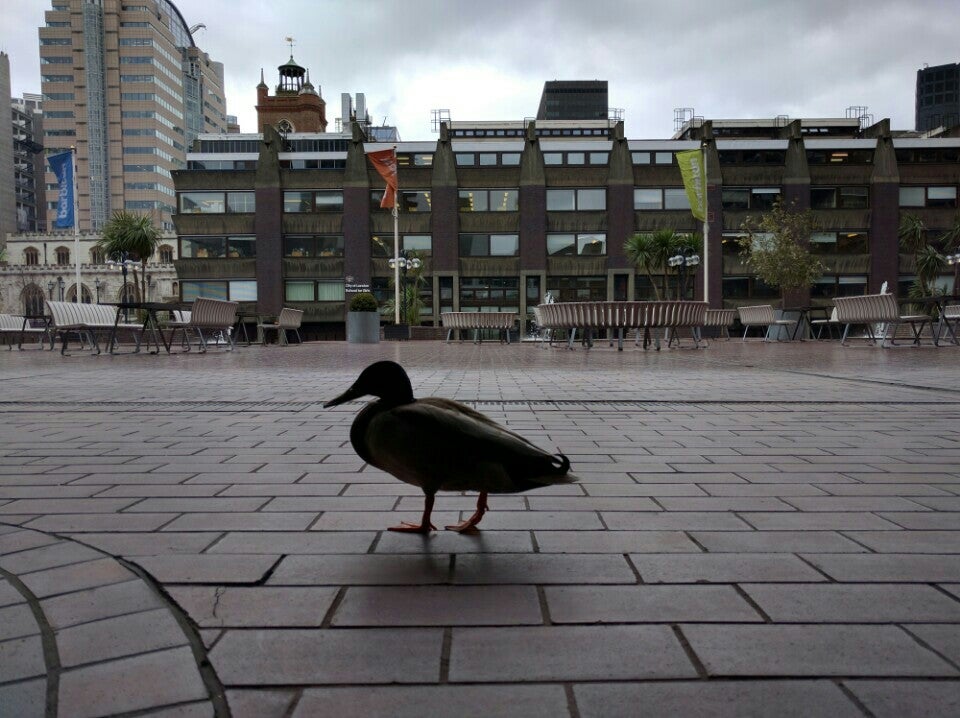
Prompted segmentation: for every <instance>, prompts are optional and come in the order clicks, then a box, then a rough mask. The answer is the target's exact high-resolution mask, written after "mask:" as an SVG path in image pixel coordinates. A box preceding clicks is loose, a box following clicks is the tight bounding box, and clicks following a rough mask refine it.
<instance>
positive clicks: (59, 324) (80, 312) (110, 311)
mask: <svg viewBox="0 0 960 718" xmlns="http://www.w3.org/2000/svg"><path fill="white" fill-rule="evenodd" d="M46 304H47V311H48V312H49V313H50V317H51V320H52V321H51V327H50V329H51V331H52V332H53V333H54V341H56V335H57V334H59V335H60V338H61V340H62V342H63V346H62V347H61V348H60V353H61V354H62V355H64V356H66V355H67V344H68V342H69V337H70V335H71V334H76V335H77V339H78V341H79V342H80V347H81V349H82V348H83V345H84V342H85V341H86V340H89V342H90V344H91V345H92V346H93V350H94V353H95V354H99V353H100V342H99V341H98V340H97V334H98V333H102V332H109V333H110V336H111V343H112V342H113V341H114V340H115V333H114V330H116V331H117V332H119V331H128V332H130V334H131V336H132V337H133V340H134V341H135V342H136V349H135V351H140V339H141V336H142V335H143V327H142V326H141V325H140V324H132V323H126V322H119V320H118V317H117V312H116V309H114V307H111V306H109V305H106V304H82V303H81V304H77V303H76V302H51V301H48V302H47V303H46ZM112 348H113V347H112V346H109V347H107V350H108V351H110V350H111V349H112Z"/></svg>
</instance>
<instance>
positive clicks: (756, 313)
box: [737, 304, 797, 342]
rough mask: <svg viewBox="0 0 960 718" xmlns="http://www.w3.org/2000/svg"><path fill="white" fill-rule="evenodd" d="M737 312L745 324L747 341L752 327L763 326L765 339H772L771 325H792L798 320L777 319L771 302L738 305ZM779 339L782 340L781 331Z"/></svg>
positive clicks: (778, 333) (744, 339) (744, 335)
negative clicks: (748, 305)
mask: <svg viewBox="0 0 960 718" xmlns="http://www.w3.org/2000/svg"><path fill="white" fill-rule="evenodd" d="M737 312H738V313H739V315H740V323H741V324H742V325H743V339H742V341H747V332H749V331H750V327H763V328H764V330H765V331H764V335H763V341H765V342H767V341H770V336H769V335H770V331H769V330H770V327H777V328H778V329H779V328H780V327H792V326H794V325H795V324H796V323H797V321H796V320H795V319H777V318H776V317H775V316H774V313H773V306H771V305H770V304H758V305H757V306H753V307H738V308H737ZM777 341H780V332H779V331H778V332H777Z"/></svg>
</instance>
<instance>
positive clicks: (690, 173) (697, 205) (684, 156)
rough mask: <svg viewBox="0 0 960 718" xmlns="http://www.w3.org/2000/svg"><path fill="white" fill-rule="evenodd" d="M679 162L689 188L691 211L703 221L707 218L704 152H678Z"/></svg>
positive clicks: (685, 186)
mask: <svg viewBox="0 0 960 718" xmlns="http://www.w3.org/2000/svg"><path fill="white" fill-rule="evenodd" d="M676 155H677V164H679V165H680V174H681V175H682V176H683V187H684V189H686V190H687V199H688V200H689V201H690V211H691V212H693V216H694V217H696V218H697V219H699V220H700V221H701V222H705V221H706V219H707V174H706V172H704V169H703V164H704V163H703V152H701V151H700V150H687V151H686V152H677V153H676Z"/></svg>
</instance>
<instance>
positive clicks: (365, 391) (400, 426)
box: [324, 361, 577, 534]
mask: <svg viewBox="0 0 960 718" xmlns="http://www.w3.org/2000/svg"><path fill="white" fill-rule="evenodd" d="M368 395H369V396H374V397H376V400H375V401H372V402H369V403H368V404H367V405H366V406H365V407H364V408H363V409H361V410H360V412H359V413H358V414H357V416H356V418H355V419H354V421H353V424H352V425H351V427H350V443H351V445H352V446H353V448H354V450H355V451H356V452H357V454H358V455H359V456H360V458H361V459H363V460H364V461H366V462H367V463H369V464H371V465H372V466H376V467H377V468H378V469H381V470H383V471H386V472H387V473H388V474H391V475H392V476H394V477H396V478H398V479H400V480H401V481H404V482H406V483H408V484H411V485H413V486H418V487H420V489H421V490H422V491H423V493H424V508H423V516H422V517H421V519H420V523H412V522H403V523H402V524H401V525H399V526H391V527H389V530H390V531H400V532H407V533H420V534H428V533H430V531H432V530H436V527H435V526H434V525H433V524H431V523H430V516H431V513H432V512H433V504H434V497H435V496H436V493H437V492H438V491H478V492H479V496H478V498H477V509H476V511H475V512H474V513H473V515H472V516H471V517H470V518H468V519H467V520H466V521H463V522H461V523H459V524H455V525H452V526H447V527H446V528H447V529H448V530H451V531H457V532H460V533H463V532H466V531H472V530H477V529H476V526H477V524H479V523H480V520H481V519H482V518H483V516H484V514H485V513H486V512H487V510H488V508H489V507H488V505H487V496H488V494H513V493H519V492H522V491H528V490H530V489H536V488H540V487H543V486H550V485H552V484H569V483H573V482H575V481H577V477H576V476H575V475H573V474H571V473H570V460H569V459H568V458H567V457H566V456H564V455H563V454H562V453H556V454H551V453H549V452H547V451H544V450H543V449H540V448H539V447H537V446H535V445H534V444H533V443H531V442H530V441H528V440H527V439H525V438H524V437H522V436H520V435H519V434H515V433H514V432H512V431H509V430H508V429H505V428H504V427H503V426H501V425H500V424H498V423H497V422H495V421H493V420H492V419H490V418H488V417H487V416H485V415H484V414H482V413H480V412H479V411H476V410H474V409H471V408H470V407H468V406H464V405H463V404H461V403H459V402H457V401H453V400H452V399H444V398H440V397H424V398H421V399H415V398H414V397H413V387H412V386H411V384H410V378H409V377H408V376H407V372H406V371H405V370H404V368H403V367H402V366H400V365H399V364H397V363H396V362H392V361H378V362H375V363H373V364H371V365H370V366H368V367H366V368H365V369H364V370H363V371H362V372H361V373H360V376H359V377H358V378H357V380H356V381H355V382H354V383H353V384H352V385H351V386H350V388H349V389H347V390H346V391H345V392H343V393H342V394H340V395H339V396H337V397H336V398H334V399H331V400H330V401H328V402H326V403H325V404H324V407H325V408H329V407H333V406H338V405H340V404H343V403H345V402H348V401H350V400H352V399H357V398H360V397H363V396H368Z"/></svg>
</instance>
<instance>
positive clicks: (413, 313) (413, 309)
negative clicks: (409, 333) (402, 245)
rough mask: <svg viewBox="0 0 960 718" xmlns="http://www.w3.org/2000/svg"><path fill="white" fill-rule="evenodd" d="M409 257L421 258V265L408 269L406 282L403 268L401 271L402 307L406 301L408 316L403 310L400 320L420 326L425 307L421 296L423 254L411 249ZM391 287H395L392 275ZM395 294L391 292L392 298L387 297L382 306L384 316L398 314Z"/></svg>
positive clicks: (381, 312) (381, 310) (381, 311)
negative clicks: (421, 313) (422, 310)
mask: <svg viewBox="0 0 960 718" xmlns="http://www.w3.org/2000/svg"><path fill="white" fill-rule="evenodd" d="M409 257H411V258H412V257H417V258H418V259H420V266H419V267H417V268H416V269H408V270H407V275H406V282H404V275H403V270H401V271H400V282H401V283H402V286H403V291H401V293H400V307H401V308H402V307H403V306H404V302H406V316H404V315H403V311H401V313H400V314H401V316H400V322H401V323H402V324H409V325H410V326H419V324H420V311H421V309H423V299H421V298H420V287H421V286H422V285H423V283H424V281H425V280H424V277H423V270H424V263H423V256H422V255H421V254H420V253H419V252H416V251H410V252H409ZM389 286H390V288H391V289H393V288H394V286H395V285H394V283H393V277H390V285H389ZM394 296H395V293H393V292H391V293H390V298H389V299H387V300H386V301H385V302H384V303H383V304H382V305H381V306H380V314H381V316H383V317H394V316H396V311H395V310H394Z"/></svg>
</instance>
